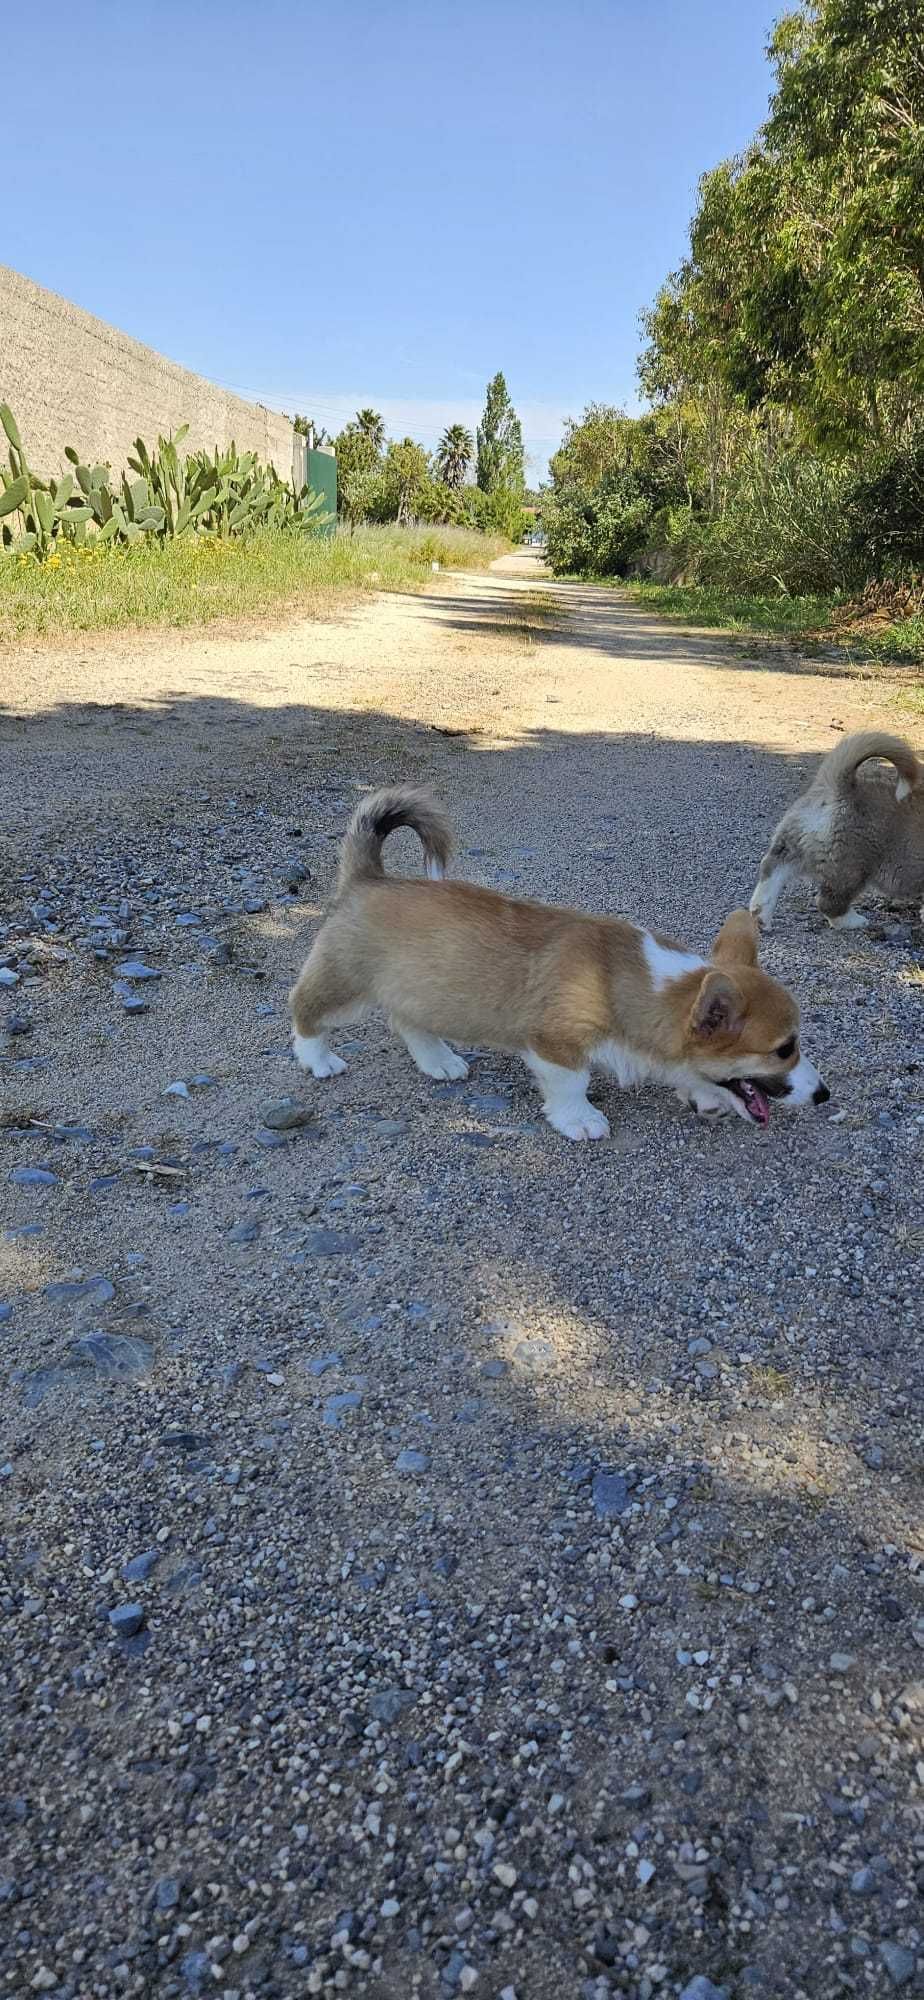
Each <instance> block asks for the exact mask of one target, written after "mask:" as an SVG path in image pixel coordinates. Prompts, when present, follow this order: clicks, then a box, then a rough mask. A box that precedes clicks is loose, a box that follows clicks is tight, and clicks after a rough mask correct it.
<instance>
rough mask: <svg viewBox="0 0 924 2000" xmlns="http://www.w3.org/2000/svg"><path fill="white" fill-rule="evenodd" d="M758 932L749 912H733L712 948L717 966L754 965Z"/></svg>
mask: <svg viewBox="0 0 924 2000" xmlns="http://www.w3.org/2000/svg"><path fill="white" fill-rule="evenodd" d="M759 942H760V932H759V930H758V928H757V918H756V917H752V915H751V912H750V910H733V911H732V913H731V916H730V917H726V919H725V922H724V924H723V925H722V928H721V930H720V932H719V935H718V937H717V938H716V941H715V944H714V945H713V948H712V956H713V958H714V959H715V962H716V964H717V965H756V964H757V946H758V944H759Z"/></svg>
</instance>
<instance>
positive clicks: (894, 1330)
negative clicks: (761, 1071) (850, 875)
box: [0, 557, 924, 2000]
mask: <svg viewBox="0 0 924 2000" xmlns="http://www.w3.org/2000/svg"><path fill="white" fill-rule="evenodd" d="M887 692H888V691H887V690H884V689H883V687H882V685H881V683H878V684H877V683H875V682H864V681H862V680H857V679H853V678H849V677H840V676H838V675H837V673H836V672H835V671H834V670H832V669H830V668H824V669H821V670H816V669H814V668H812V667H811V666H806V665H805V664H804V663H800V662H799V661H798V660H797V659H796V658H795V656H794V655H792V654H791V653H789V652H785V651H782V652H775V651H773V650H770V649H767V650H762V651H760V652H758V653H755V654H753V655H751V656H748V654H747V652H746V651H745V650H744V649H743V648H742V647H740V646H733V645H731V644H729V643H728V642H722V641H721V640H719V639H716V638H711V637H707V636H703V635H699V636H695V635H693V636H690V635H683V634H678V632H677V631H676V630H673V629H667V628H665V627H663V626H661V625H659V624H658V623H657V622H656V621H654V620H652V619H651V618H649V617H647V616H645V615H643V614H642V613H640V612H638V611H636V610H634V609H633V608H631V607H628V606H624V605H622V604H620V603H619V602H618V601H617V600H616V599H615V598H614V597H613V596H612V595H611V594H610V593H608V592H603V591H601V592H597V591H593V590H590V589H584V588H576V587H570V588H569V587H558V586H553V585H551V584H550V583H549V582H548V580H546V579H543V577H542V576H541V574H540V573H539V571H538V568H537V565H536V563H535V561H534V560H533V559H532V558H526V557H522V558H514V559H507V561H506V562H505V563H503V564H501V565H499V566H497V568H496V570H495V571H494V573H493V574H492V575H490V576H489V577H487V578H483V579H461V578H450V579H439V580H437V581H436V585H435V588H434V591H433V592H432V593H431V594H430V595H429V596H427V597H426V598H423V599H390V600H384V601H382V602H380V603H377V604H373V605H369V604H365V605H363V606H362V607H360V608H359V609H357V610H356V611H355V612H353V613H351V614H349V615H348V616H346V617H345V618H341V619H340V620H338V621H336V622H331V623H330V624H306V623H302V624H290V625H287V626H286V627H284V628H282V629H279V628H271V629H267V630H262V629H256V630H254V631H251V632H248V633H245V634H243V635H235V634H233V633H231V634H228V633H218V634H216V635H214V636H210V637H207V638H203V637H202V636H201V635H198V634H197V635H194V636H192V637H188V636H185V635H169V634H168V635H164V634H158V635H155V636H136V637H123V636H119V637H117V638H113V637H111V636H110V637H107V638H105V639H100V640H99V641H80V642H75V644H74V645H73V646H72V647H71V648H70V649H69V650H68V651H66V652H65V651H64V650H61V651H57V652H47V651H38V650H36V651H35V652H33V653H29V652H28V651H26V650H23V651H22V652H20V654H19V655H18V656H17V658H16V659H15V660H12V661H11V660H8V661H7V662H6V664H5V665H0V704H2V706H0V757H2V765H3V787H2V802H0V811H2V847H0V863H2V867H3V885H2V912H0V914H2V917H3V920H4V924H5V932H4V933H0V980H2V983H3V990H2V992H0V1011H2V1015H3V1022H2V1025H3V1029H4V1033H3V1036H2V1049H0V1059H2V1068H0V1077H2V1093H3V1120H4V1129H3V1130H2V1132H0V1141H2V1154H3V1157H2V1165H0V1187H2V1200H3V1211H4V1214H3V1222H4V1232H3V1234H2V1237H0V1301H2V1303H0V1362H2V1373H3V1395H4V1418H3V1437H2V1441H0V1510H2V1517H0V1535H2V1541H0V1607H2V1611H3V1614H4V1616H3V1622H2V1626H0V1632H2V1662H3V1674H2V1687H0V1713H2V1717H3V1722H2V1729H3V1744H4V1768H3V1775H2V1782H0V1793H2V1797H0V1994H2V1993H9V1994H11V1995H17V1996H19V1995H30V1994H32V1993H46V1992H47V1993H49V1994H53V1995H58V1996H60V2000H68V1996H69V2000H85V1996H101V2000H109V1996H113V2000H115V1996H119V2000H123V1996H132V1995H144V1996H148V1995H151V1996H155V2000H167V1996H186V1995H193V1996H195V1995H197V1994H203V1995H212V1994H213V1995H216V1996H220V2000H248V1996H250V1995H254V1996H260V2000H273V1996H277V1995H278V1996H288V1995H298V1996H301V1995H306V1994H324V1995H330V1994H339V1993H341V1992H342V1993H347V1994H353V1995H356V1996H370V2000H409V1996H412V1995H418V1994H419V1995H421V1996H425V2000H430V1996H433V2000H450V1996H452V1995H454V1994H457V1993H463V1994H464V1993H469V1992H470V1993H472V1994H474V1995H475V1996H476V2000H572V1996H575V1997H576V2000H604V1996H608V1995H611V1994H618V1995H624V1996H629V2000H660V1996H677V1995H680V1994H683V1995H685V1996H686V2000H716V1995H720V1996H721V1995H724V1996H725V2000H745V1996H751V1995H762V1994H778V1995H781V1996H786V2000H826V1996H829V1995H831V1996H833V1995H841V1994H862V1995H872V1994H875V1995H878V1994H891V1993H892V1992H893V1991H899V1990H902V1991H905V1992H907V1993H914V1992H919V1991H921V1990H922V1983H924V1971H922V1966H924V1939H922V1922H921V1910H920V1903H919V1901H918V1900H916V1898H917V1896H918V1893H919V1891H920V1889H921V1888H922V1887H924V1844H922V1826H921V1818H920V1809H921V1801H922V1797H924V1761H922V1760H924V1743H922V1726H924V1652H922V1650H921V1649H922V1646H924V1604H922V1598H921V1580H922V1575H924V1569H922V1562H924V1534H922V1505H921V1502H922V1483H924V1481H922V1470H924V1441H922V1429H921V1409H922V1403H921V1386H922V1367H921V1345H920V1336H921V1251H922V1245H924V1230H922V1226H921V1215H920V1207H919V1187H920V1182H919V1181H918V1188H917V1189H916V1187H915V1168H916V1165H917V1162H918V1157H919V1153H920V1146H921V1139H922V1134H924V1092H922V1077H924V1068H922V1067H921V1034H920V1024H921V999H922V994H924V982H922V970H921V952H920V946H921V936H920V931H919V930H918V929H916V928H913V927H911V926H909V925H908V924H907V923H905V922H904V921H903V920H902V921H899V920H896V919H895V918H894V917H890V916H889V915H888V914H887V913H883V921H882V922H881V923H879V924H877V925H876V926H875V927H874V928H873V929H872V930H870V931H868V932H866V933H860V934H841V935H834V934H832V933H831V932H830V931H827V930H825V929H824V928H822V927H821V926H820V924H819V922H818V920H817V919H816V917H815V916H814V914H813V912H812V910H811V908H810V905H809V902H808V899H807V897H805V896H804V895H803V896H802V897H801V898H800V896H799V895H798V894H797V895H795V896H794V897H793V898H792V899H791V901H790V902H789V903H788V904H786V905H785V906H784V907H783V909H782V910H781V912H780V920H779V928H778V931H777V933H776V934H775V935H774V938H773V941H772V943H771V944H770V945H768V947H767V950H766V955H765V956H766V962H767V964H768V966H769V968H770V969H771V970H772V971H774V972H775V973H778V974H780V975H781V976H782V977H784V978H785V979H786V980H787V981H788V982H789V983H791V985H792V986H793V988H794V990H795V991H796V993H797V994H798V996H799V999H800V1001H801V1004H802V1007H803V1014H804V1019H805V1041H806V1045H807V1047H808V1050H809V1053H810V1054H811V1055H812V1057H813V1058H814V1059H815V1060H816V1061H817V1062H818V1064H819V1066H820V1067H821V1069H822V1070H823V1073H824V1075H825V1077H826V1079H827V1081H828V1083H829V1085H830V1086H831V1089H832V1093H833V1095H832V1100H831V1104H830V1105H829V1106H826V1107H825V1109H824V1111H822V1112H818V1113H817V1114H803V1115H802V1116H801V1117H792V1118H789V1119H787V1118H786V1117H785V1116H784V1115H781V1116H775V1117H774V1119H773V1121H772V1123H771V1127H770V1129H769V1131H768V1132H766V1133H761V1132H759V1131H757V1130H756V1129H754V1128H751V1127H745V1126H744V1124H743V1123H741V1122H740V1121H737V1120H735V1121H725V1122H723V1123H722V1124H721V1125H720V1126H719V1127H718V1128H717V1129H708V1128H704V1127H702V1126H701V1125H699V1124H697V1123H696V1121H695V1120H692V1119H691V1118H690V1116H689V1115H688V1114H685V1113H684V1112H683V1111H682V1110H681V1107H680V1106H679V1105H678V1104H677V1103H676V1102H675V1101H674V1100H673V1099H672V1098H671V1097H670V1096H669V1095H668V1094H667V1093H664V1092H656V1091H642V1092H640V1093H638V1094H637V1095H634V1096H625V1097H621V1098H620V1097H618V1096H616V1095H615V1094H611V1093H610V1091H609V1088H608V1086H606V1085H604V1086H603V1087H602V1089H601V1090H600V1091H599V1093H597V1094H599V1095H600V1096H601V1098H602V1099H603V1101H605V1102H606V1103H607V1108H608V1109H609V1110H610V1111H611V1113H612V1115H613V1117H614V1137H613V1141H612V1143H611V1144H609V1145H599V1146H595V1147H586V1148H580V1149H575V1148H572V1147H570V1146H568V1145H567V1143H566V1142H565V1141H563V1140H560V1139H558V1138H557V1137H556V1136H555V1135H554V1134H553V1133H551V1132H550V1131H549V1129H548V1127H547V1126H546V1125H545V1124H544V1123H542V1122H541V1120H540V1119H539V1117H538V1115H537V1112H538V1106H537V1099H536V1096H535V1093H534V1090H533V1088H532V1086H531V1084H530V1081H529V1079H528V1077H527V1076H526V1075H525V1072H524V1071H523V1070H522V1068H521V1067H520V1066H518V1065H517V1064H516V1063H514V1062H511V1061H509V1060H507V1059H506V1058H503V1057H500V1056H496V1055H490V1054H485V1053H483V1052H480V1053H478V1054H477V1056H476V1058H475V1063H474V1068H473V1074H472V1077H471V1078H470V1080H469V1081H468V1083H465V1084H460V1085H456V1084H452V1085H434V1084H430V1083H428V1082H427V1081H426V1080H425V1079H424V1078H422V1077H421V1076H419V1075H418V1074H417V1072H416V1071H415V1070H414V1069H413V1068H412V1066H411V1064H410V1062H409V1059H408V1057H407V1056H406V1054H405V1052H404V1050H403V1049H402V1048H401V1047H400V1046H399V1045H398V1044H397V1043H395V1042H394V1041H392V1040H391V1039H389V1038H388V1036H387V1035H386V1034H385V1032H384V1030H383V1028H382V1027H381V1025H380V1024H379V1023H377V1022H374V1023H370V1024H369V1025H368V1026H365V1027H363V1028H360V1029H355V1030H349V1031H344V1032H343V1033H341V1034H340V1035H339V1036H338V1037H336V1038H335V1041H336V1046H337V1047H338V1049H339V1050H340V1051H341V1052H342V1053H345V1054H346V1055H347V1056H348V1057H352V1060H351V1062H350V1068H349V1070H348V1073H347V1074H346V1075H345V1076H344V1077H343V1078H339V1079H337V1080H336V1081H334V1082H332V1083H330V1084H328V1085H316V1084H314V1083H313V1082H312V1081H311V1080H310V1079H305V1078H303V1077H302V1076H301V1074H300V1073H298V1072H297V1071H296V1070H295V1068H294V1065H293V1063H292V1060H291V1057H290V1054H289V1050H288V1041H287V1020H286V1008H285V996H286V990H287V987H288V985H289V983H290V980H291V978H292V975H293V973H294V971H295V969H296V967H297V965H298V964H299V962H300V960H301V957H302V955H303V953H304V951H305V948H306V946H307V943H308V941H309V939H310V937H311V935H312V931H313V927H314V924H315V921H316V919H317V916H318V913H319V907H320V905H321V904H322V903H323V899H324V897H325V896H326V894H327V892H328V888H329V885H330V882H331V878H332V872H333V866H334V857H335V849H336V841H337V839H338V837H339V835H340V833H341V832H342V829H343V827H344V824H345V821H346V819H347V817H348V814H349V812H350V811H351V809H352V807H353V805H354V804H355V802H356V799H357V797H358V795H359V792H360V790H361V789H362V788H363V787H365V786H368V785H377V784H381V783H384V782H390V781H392V780H394V779H397V778H409V779H421V780H427V781H429V782H431V783H432V784H433V785H434V786H435V787H436V789H437V790H438V792H439V793H440V795H441V796H442V797H443V798H444V799H445V801H446V802H447V804H448V806H449V808H450V811H451V814H452V817H453V819H454V822H455V824H456V826H457V828H458V830H459V838H460V847H461V854H460V859H459V864H458V865H459V868H460V871H461V872H463V873H464V874H466V875H468V876H469V877H471V878H473V879H475V880H479V881H484V882H489V883H494V884H497V885H499V886H501V887H509V888H512V889H516V890H521V891H522V892H524V893H528V894H531V895H538V896H544V897H548V898H555V899H558V900H574V901H576V902H578V903H580V904H582V905H584V906H586V907H590V908H607V907H608V908H611V909H614V910H623V911H626V912H628V913H631V914H635V915H637V916H641V917H642V918H645V919H648V920H650V921H652V922H655V921H656V922H657V923H658V924H659V925H661V926H662V927H663V928H664V929H666V930H668V931H671V932H673V933H674V934H676V935H677V936H678V937H679V938H681V939H682V940H683V941H685V942H686V943H688V944H689V945H692V946H695V947H699V948H702V947H704V946H705V945H706V944H707V943H708V941H709V939H710V937H711V936H712V935H713V933H714V932H715V930H716V928H717V927H718V925H719V923H720V921H721V919H722V918H723V917H724V915H725V914H726V913H727V910H728V909H729V907H730V906H731V905H733V904H734V903H736V902H738V901H741V900H746V899H747V896H748V894H749V893H750V890H751V887H752V885H753V880H754V875H755V869H756V864H757V861H758V859H759V857H760V855H761V853H762V851H763V847H764V844H765V838H764V837H765V835H766V833H767V831H768V829H769V827H770V826H771V824H772V823H773V821H774V819H775V817H776V815H777V813H778V812H779V810H780V809H781V807H782V806H783V804H784V803H785V802H786V801H788V800H789V799H790V798H791V796H792V795H793V792H794V791H795V790H796V788H797V786H798V785H799V783H800V781H801V779H802V777H803V775H804V773H805V772H806V771H807V770H808V769H809V767H810V764H811V761H812V758H813V757H814V755H815V753H817V752H818V751H820V750H822V749H824V748H826V747H828V745H829V744H830V743H831V742H832V741H833V740H835V732H836V731H837V729H838V728H851V727H856V726H858V725H860V724H865V723H868V722H869V721H871V720H873V719H879V718H881V717H882V715H883V714H884V713H885V714H887V715H888V719H889V720H890V722H891V723H892V726H893V727H894V726H895V721H896V711H895V710H894V708H893V709H891V710H887V711H884V709H883V703H884V700H885V697H886V694H887ZM899 726H902V725H901V723H900V724H899ZM403 838H404V837H402V839H403ZM393 847H394V849H395V852H394V853H393V854H392V856H391V865H392V866H400V865H402V864H406V865H411V866H413V865H415V864H414V854H413V843H412V842H411V841H410V840H408V842H407V845H406V846H403V845H402V844H401V842H395V843H393ZM4 973H6V974H7V975H9V976H8V977H7V978H5V979H4V978H3V974H4ZM287 1100H288V1101H287ZM916 1843H917V1845H916Z"/></svg>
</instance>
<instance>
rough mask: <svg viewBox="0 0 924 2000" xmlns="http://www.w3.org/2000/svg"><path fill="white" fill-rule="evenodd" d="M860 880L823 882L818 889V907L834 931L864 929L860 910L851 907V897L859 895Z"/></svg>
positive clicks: (861, 884) (864, 921)
mask: <svg viewBox="0 0 924 2000" xmlns="http://www.w3.org/2000/svg"><path fill="white" fill-rule="evenodd" d="M862 888H863V883H862V881H860V882H857V881H851V882H823V883H822V885H821V888H820V889H819V891H818V908H819V910H820V911H821V914H822V916H823V917H826V918H827V921H828V923H829V924H830V925H831V929H832V930H835V931H864V930H865V929H866V922H867V920H866V918H865V917H864V916H863V914H862V912H861V911H860V910H855V909H854V908H853V899H854V897H855V896H859V894H860V891H861V889H862Z"/></svg>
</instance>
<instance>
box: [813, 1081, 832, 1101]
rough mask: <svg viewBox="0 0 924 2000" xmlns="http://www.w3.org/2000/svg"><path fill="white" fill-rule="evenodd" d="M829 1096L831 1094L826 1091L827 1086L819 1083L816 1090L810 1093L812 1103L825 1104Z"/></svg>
mask: <svg viewBox="0 0 924 2000" xmlns="http://www.w3.org/2000/svg"><path fill="white" fill-rule="evenodd" d="M830 1095H831V1092H830V1090H829V1089H828V1087H827V1084H824V1083H820V1084H819V1085H818V1089H817V1090H813V1091H812V1103H813V1104H827V1102H828V1099H829V1097H830Z"/></svg>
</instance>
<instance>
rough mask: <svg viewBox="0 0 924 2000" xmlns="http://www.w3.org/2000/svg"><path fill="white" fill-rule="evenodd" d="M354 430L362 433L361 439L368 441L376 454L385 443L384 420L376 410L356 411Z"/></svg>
mask: <svg viewBox="0 0 924 2000" xmlns="http://www.w3.org/2000/svg"><path fill="white" fill-rule="evenodd" d="M356 428H357V430H358V431H361V432H362V435H363V437H367V438H368V439H369V443H370V444H371V445H374V447H375V450H376V452H380V451H381V449H382V446H383V445H384V443H385V419H384V417H381V416H380V415H379V412H378V410H370V409H365V410H357V412H356Z"/></svg>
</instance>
